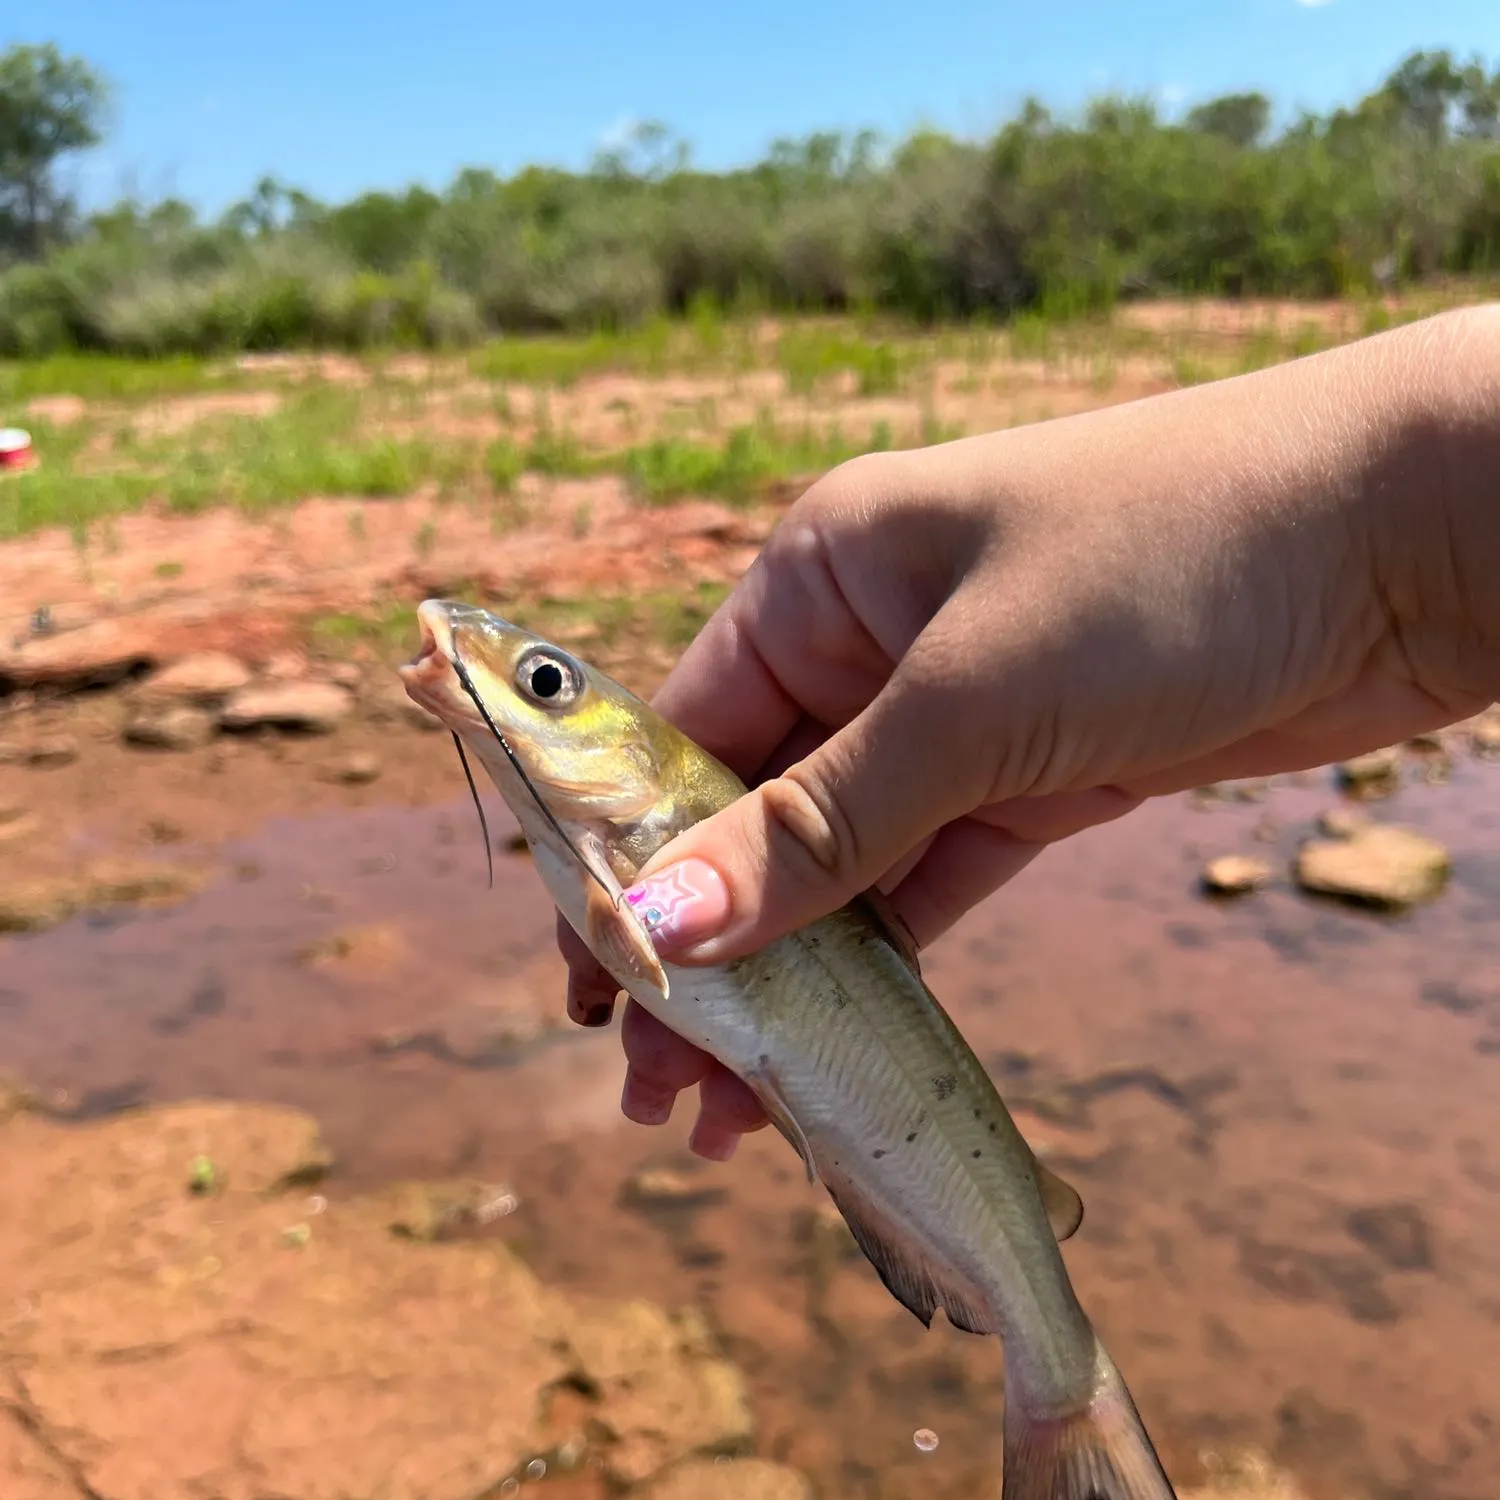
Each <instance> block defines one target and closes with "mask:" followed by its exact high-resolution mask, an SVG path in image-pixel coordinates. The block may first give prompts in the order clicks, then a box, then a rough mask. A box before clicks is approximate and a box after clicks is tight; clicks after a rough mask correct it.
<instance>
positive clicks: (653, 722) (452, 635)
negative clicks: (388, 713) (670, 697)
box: [401, 599, 663, 820]
mask: <svg viewBox="0 0 1500 1500" xmlns="http://www.w3.org/2000/svg"><path fill="white" fill-rule="evenodd" d="M417 625H418V629H419V630H420V632H421V648H420V650H419V651H418V654H417V656H416V658H415V659H414V660H413V661H412V662H410V663H408V664H407V665H406V666H404V667H402V668H401V675H402V678H403V680H404V682H405V685H406V690H407V693H408V694H409V696H411V697H412V698H413V699H414V700H415V701H416V702H417V703H419V704H420V705H421V706H422V707H424V708H426V709H427V710H428V711H429V712H430V713H433V714H435V715H436V716H437V717H438V718H439V719H441V720H442V721H443V723H444V724H445V725H446V726H447V727H448V728H449V729H451V730H452V731H453V732H454V733H456V734H458V735H459V736H460V737H461V738H462V739H463V741H464V743H465V744H466V745H467V746H468V748H469V749H471V750H472V751H473V752H474V754H475V755H477V756H478V757H479V758H480V759H481V760H482V761H483V762H484V764H485V765H486V767H488V768H489V769H490V771H491V774H492V775H494V776H495V777H496V780H497V782H498V783H499V784H500V785H501V786H502V787H504V786H505V785H507V778H508V777H510V776H512V775H513V774H514V773H513V769H512V767H511V766H510V764H509V758H508V757H507V756H506V755H505V752H504V750H503V749H502V747H501V745H500V744H499V742H498V741H497V739H496V735H497V733H498V734H499V735H503V736H504V739H505V743H506V744H507V745H509V747H510V749H511V751H512V752H513V753H514V755H515V757H516V759H517V760H518V761H519V762H520V763H521V765H522V767H523V768H524V770H525V772H526V775H527V776H528V777H529V778H530V780H531V781H532V783H533V784H534V785H535V787H536V789H537V791H538V792H539V793H542V794H543V795H545V797H546V800H547V803H548V805H549V807H550V808H551V810H552V812H553V814H554V816H557V817H562V818H572V819H579V820H587V819H596V818H609V819H616V818H629V817H633V816H636V815H638V814H639V813H640V812H642V811H644V810H645V809H646V808H648V807H650V806H652V805H653V804H654V803H655V801H656V800H657V797H658V795H659V790H660V781H661V772H662V766H661V764H660V749H661V746H660V743H659V742H660V739H661V735H660V729H659V726H661V725H662V722H663V721H662V720H661V719H660V718H659V717H658V715H656V714H655V713H654V712H653V710H652V709H651V708H650V706H649V705H648V704H646V703H643V702H642V701H641V700H640V699H639V698H637V697H636V696H635V695H634V694H633V693H631V692H629V691H628V690H627V689H626V688H623V687H621V686H620V684H619V683H617V682H615V681H614V680H613V679H612V678H610V677H607V676H605V675H604V674H603V673H602V672H600V671H598V669H597V668H594V667H591V666H590V665H589V664H588V663H587V662H584V661H580V660H579V659H578V658H577V657H575V656H574V655H573V654H572V653H571V652H569V651H565V650H564V649H563V648H562V647H561V646H557V645H554V644H553V643H552V642H550V641H547V640H545V639H543V638H542V637H541V636H539V635H535V634H533V633H532V632H531V631H529V630H524V629H522V628H521V627H520V626H519V625H514V624H512V623H511V622H510V621H509V620H503V619H501V618H500V616H498V615H495V614H492V613H490V611H489V610H486V609H481V608H479V607H478V606H477V605H472V604H460V603H456V602H454V601H451V600H446V599H428V600H426V601H424V602H423V603H422V604H421V605H420V606H419V607H418V609H417Z"/></svg>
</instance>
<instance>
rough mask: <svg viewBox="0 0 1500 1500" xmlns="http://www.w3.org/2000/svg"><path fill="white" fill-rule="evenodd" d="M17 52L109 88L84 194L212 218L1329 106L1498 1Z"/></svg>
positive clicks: (666, 21) (740, 12)
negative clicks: (917, 143) (1103, 118)
mask: <svg viewBox="0 0 1500 1500" xmlns="http://www.w3.org/2000/svg"><path fill="white" fill-rule="evenodd" d="M4 11H5V12H6V14H4V15H0V46H3V45H5V44H8V43H10V42H14V41H44V40H51V41H55V42H57V43H58V44H59V45H60V46H61V47H63V48H64V49H65V50H67V51H70V52H77V53H81V54H82V55H84V56H85V57H87V58H88V59H89V60H90V61H91V62H93V63H94V64H95V65H96V66H98V67H99V68H101V69H102V70H103V71H104V72H105V73H106V75H107V76H108V77H109V78H110V79H111V80H112V82H113V84H114V86H115V90H116V105H115V118H114V121H113V126H112V129H111V133H110V140H109V144H108V145H107V147H106V148H104V149H103V150H101V151H99V152H96V153H94V154H93V156H92V158H91V159H90V161H89V162H88V164H87V165H86V166H84V167H82V168H81V169H80V171H79V173H78V175H77V181H78V185H79V187H80V189H81V190H82V192H83V195H84V197H85V199H86V201H90V202H99V201H101V200H105V199H112V198H114V197H117V196H119V195H120V194H121V193H122V192H137V193H140V194H141V195H143V196H145V197H151V198H154V197H158V196H161V195H163V194H165V193H169V192H170V193H176V194H178V195H180V196H183V197H186V198H188V199H190V200H191V201H193V202H195V203H197V204H198V205H199V206H200V207H202V208H205V209H207V210H210V211H216V210H218V209H220V208H222V207H224V206H225V205H226V204H227V203H229V202H231V201H233V200H234V199H235V198H237V197H239V196H241V195H242V194H243V193H244V192H245V191H247V190H248V188H249V187H250V186H251V184H252V183H253V182H254V181H255V180H256V178H257V177H259V176H260V175H261V174H262V173H264V172H271V173H274V174H276V175H277V176H279V177H281V178H283V179H284V180H286V181H289V182H292V183H294V184H296V185H298V186H301V187H303V188H305V189H307V190H308V191H310V192H312V193H314V194H317V195H319V196H322V197H330V198H340V197H346V196H349V195H351V194H352V193H355V192H358V191H360V190H362V189H365V188H369V187H399V186H402V185H405V184H406V183H409V182H425V183H427V184H428V185H430V186H433V187H441V186H442V185H443V184H445V183H446V182H447V181H449V180H450V179H451V177H452V176H453V174H454V172H455V171H456V170H458V169H459V168H460V167H462V166H465V165H483V166H489V167H493V168H495V169H497V170H500V171H510V170H513V169H515V168H516V167H517V166H520V165H524V164H526V163H528V162H534V161H544V162H552V163H558V164H562V165H582V164H583V163H585V162H586V161H587V160H588V159H589V157H590V156H591V155H592V154H593V152H594V151H595V150H596V149H597V148H598V146H599V144H600V142H601V141H602V140H605V139H607V138H608V137H609V136H610V134H611V132H614V131H618V130H619V128H620V127H621V124H622V122H626V121H629V120H631V119H642V118H655V119H661V120H663V121H665V122H667V123H668V124H670V125H671V126H672V127H673V128H674V129H676V130H677V131H679V132H680V133H681V134H682V135H684V136H686V137H687V138H688V139H689V140H690V141H691V142H692V143H693V145H694V153H695V159H696V160H698V161H700V162H702V163H704V164H706V165H710V166H721V165H725V164H728V163H733V162H738V161H744V160H747V159H749V158H752V157H754V156H756V155H758V154H759V153H760V152H761V150H762V149H763V148H764V146H765V145H766V143H767V142H768V141H769V140H770V139H771V138H772V137H774V136H776V135H782V134H786V135H800V134H805V133H807V132H809V131H812V130H820V129H830V128H832V129H857V128H860V127H863V126H870V127H872V128H874V129H877V130H880V131H883V132H886V133H888V134H892V135H896V134H900V133H903V132H905V131H907V130H909V129H911V128H912V127H914V126H917V125H919V124H931V125H936V126H939V127H941V128H945V129H949V130H953V131H956V132H958V133H961V134H978V133H982V132H985V131H987V130H989V129H991V128H992V127H993V126H994V125H995V124H996V123H997V122H998V121H1000V120H1001V119H1003V118H1004V117H1005V116H1006V115H1007V114H1008V113H1009V112H1011V111H1012V110H1013V109H1014V107H1015V105H1016V104H1017V102H1018V101H1019V100H1020V99H1021V98H1023V97H1024V96H1025V95H1026V94H1027V93H1028V92H1030V93H1036V94H1038V95H1040V96H1041V97H1042V98H1043V99H1044V100H1045V101H1046V102H1047V103H1049V104H1051V105H1054V106H1056V107H1060V108H1067V107H1070V106H1072V105H1075V104H1077V103H1078V102H1079V101H1081V100H1082V99H1084V98H1086V97H1088V96H1089V95H1090V94H1094V93H1098V92H1101V91H1103V90H1106V89H1121V90H1127V91H1138V92H1147V91H1149V92H1153V93H1155V94H1156V95H1157V96H1158V97H1159V98H1161V99H1162V100H1163V101H1164V103H1165V104H1166V105H1167V106H1168V107H1169V108H1170V107H1173V106H1175V105H1176V104H1177V103H1178V101H1180V100H1183V99H1196V98H1203V97H1207V96H1209V95H1212V94H1215V93H1222V92H1225V91H1227V90H1230V89H1239V88H1252V87H1253V88H1262V89H1264V90H1266V91H1267V92H1268V93H1270V94H1272V95H1273V97H1274V98H1275V99H1276V100H1277V101H1278V103H1279V104H1282V105H1286V106H1299V105H1305V106H1308V107H1313V108H1323V107H1326V106H1328V105H1329V104H1331V103H1336V102H1343V101H1345V100H1349V99H1352V98H1354V97H1356V96H1357V95H1358V94H1360V93H1362V92H1364V91H1366V90H1368V89H1369V88H1370V87H1371V86H1372V85H1374V84H1375V83H1376V82H1378V81H1379V79H1380V78H1381V77H1382V76H1383V75H1384V73H1385V72H1386V71H1387V70H1388V69H1389V68H1390V67H1391V66H1392V65H1393V64H1394V63H1395V62H1396V61H1397V60H1398V59H1399V58H1400V57H1401V56H1402V55H1403V54H1404V53H1405V52H1407V51H1408V50H1410V49H1412V48H1414V47H1419V46H1420V47H1441V46H1447V47H1451V48H1453V49H1454V50H1455V51H1457V52H1459V53H1461V54H1463V55H1468V54H1470V53H1472V52H1479V53H1481V54H1482V55H1484V56H1485V57H1487V58H1488V59H1489V60H1490V61H1491V63H1492V64H1493V63H1495V62H1497V61H1500V0H1324V3H1310V0H1038V3H1034V4H1029V5H1022V4H1016V3H1012V0H988V3H985V0H901V3H898V0H751V3H745V4H741V5H738V6H733V7H730V6H725V5H723V4H722V0H721V3H719V4H714V3H713V0H697V3H688V0H637V3H635V4H629V3H625V0H550V3H547V0H542V3H535V0H531V3H524V4H523V3H517V0H425V3H418V4H415V5H414V4H412V3H410V0H400V3H398V0H362V3H355V0H298V3H291V0H257V3H256V4H254V5H234V4H205V3H203V0H45V3H44V4H30V5H27V4H23V3H21V0H15V3H12V4H8V5H6V6H4Z"/></svg>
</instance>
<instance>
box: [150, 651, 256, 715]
mask: <svg viewBox="0 0 1500 1500" xmlns="http://www.w3.org/2000/svg"><path fill="white" fill-rule="evenodd" d="M250 681H251V673H250V668H249V667H247V666H246V665H245V664H244V662H242V661H241V660H240V659H239V658H238V657H235V656H230V655H229V653H228V652H227V651H199V652H195V653H194V654H193V655H192V656H183V657H179V658H178V659H177V660H176V661H174V662H172V663H170V664H169V665H168V666H165V667H163V668H161V670H160V671H158V672H153V673H152V674H151V675H150V676H149V677H147V678H146V679H145V680H144V681H143V682H142V683H141V684H140V686H139V687H138V688H137V689H136V693H135V696H136V697H137V699H138V700H139V701H140V702H142V703H193V704H198V705H199V706H201V707H204V708H217V707H218V706H219V705H220V704H221V703H222V702H223V701H224V700H225V699H226V698H227V697H229V696H230V694H232V693H237V692H239V691H240V690H241V689H242V688H246V687H249V685H250Z"/></svg>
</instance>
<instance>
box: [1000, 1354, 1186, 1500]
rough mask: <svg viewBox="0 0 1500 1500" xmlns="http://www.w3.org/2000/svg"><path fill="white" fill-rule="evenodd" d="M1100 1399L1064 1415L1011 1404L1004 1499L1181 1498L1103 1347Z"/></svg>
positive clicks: (1008, 1401) (1007, 1420)
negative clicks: (1036, 1413)
mask: <svg viewBox="0 0 1500 1500" xmlns="http://www.w3.org/2000/svg"><path fill="white" fill-rule="evenodd" d="M1098 1360H1099V1377H1098V1380H1097V1381H1096V1383H1095V1386H1094V1398H1093V1400H1092V1401H1091V1402H1090V1403H1089V1404H1088V1405H1087V1406H1086V1407H1084V1408H1083V1409H1082V1410H1081V1411H1077V1412H1073V1413H1070V1414H1069V1415H1066V1416H1061V1417H1058V1416H1047V1417H1032V1416H1029V1415H1028V1414H1027V1412H1026V1410H1025V1407H1024V1405H1023V1404H1022V1402H1021V1401H1019V1400H1012V1399H1011V1395H1010V1393H1007V1395H1006V1402H1005V1478H1004V1484H1003V1488H1002V1491H1001V1500H1177V1492H1176V1491H1175V1490H1174V1489H1173V1488H1172V1482H1171V1480H1169V1479H1168V1478H1167V1473H1166V1470H1165V1469H1164V1468H1162V1464H1161V1459H1159V1458H1158V1457H1157V1456H1156V1449H1155V1448H1154V1447H1153V1446H1152V1443H1151V1439H1150V1438H1149V1437H1148V1436H1147V1434H1146V1428H1145V1424H1144V1423H1143V1422H1142V1421H1141V1414H1140V1413H1139V1412H1138V1411H1137V1410H1136V1406H1135V1402H1134V1401H1133V1400H1132V1399H1131V1396H1130V1392H1129V1391H1128V1390H1126V1388H1125V1382H1124V1381H1123V1380H1122V1379H1121V1378H1120V1372H1119V1371H1118V1370H1117V1369H1116V1368H1115V1366H1114V1362H1113V1360H1111V1359H1110V1357H1109V1355H1108V1354H1106V1353H1105V1351H1104V1348H1103V1346H1102V1345H1101V1346H1100V1347H1099V1351H1098Z"/></svg>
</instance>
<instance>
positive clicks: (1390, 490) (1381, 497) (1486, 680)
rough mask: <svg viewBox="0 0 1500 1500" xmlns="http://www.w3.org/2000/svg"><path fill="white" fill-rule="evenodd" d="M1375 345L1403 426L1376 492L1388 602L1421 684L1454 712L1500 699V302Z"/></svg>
mask: <svg viewBox="0 0 1500 1500" xmlns="http://www.w3.org/2000/svg"><path fill="white" fill-rule="evenodd" d="M1386 337H1387V338H1388V339H1389V341H1390V344H1389V349H1388V350H1375V349H1374V345H1375V344H1377V343H1381V342H1384V340H1371V341H1370V343H1371V347H1372V353H1373V354H1375V355H1376V356H1377V357H1378V356H1384V357H1379V358H1378V363H1379V366H1380V375H1379V378H1381V379H1384V380H1388V381H1390V382H1392V383H1393V384H1395V385H1396V386H1397V387H1398V390H1399V395H1398V401H1399V413H1400V414H1399V419H1398V422H1397V430H1396V433H1395V434H1394V435H1393V441H1392V442H1391V443H1390V445H1389V449H1388V457H1387V459H1386V461H1385V462H1384V463H1382V464H1379V465H1377V469H1376V473H1375V475H1374V479H1373V483H1372V485H1371V488H1370V500H1371V506H1372V511H1373V512H1374V514H1375V516H1376V518H1377V520H1376V530H1377V532H1378V535H1377V537H1376V538H1375V541H1374V555H1375V556H1376V558H1377V559H1378V572H1379V576H1380V581H1381V593H1382V598H1383V602H1384V604H1385V607H1386V610H1387V612H1388V616H1389V620H1390V624H1391V628H1392V631H1393V633H1394V636H1395V639H1396V644H1397V645H1398V646H1399V647H1400V649H1401V651H1402V652H1403V654H1404V655H1405V657H1406V659H1407V661H1408V663H1409V666H1410V669H1411V672H1412V675H1413V676H1414V677H1415V679H1416V680H1417V682H1418V683H1419V684H1420V685H1421V686H1422V687H1423V688H1424V689H1426V690H1427V691H1428V692H1429V693H1431V694H1432V695H1433V696H1435V697H1436V698H1438V699H1439V700H1440V701H1442V702H1443V703H1444V704H1445V705H1446V704H1451V705H1452V706H1453V708H1454V710H1455V712H1456V714H1462V713H1466V712H1469V711H1470V710H1471V708H1472V706H1474V705H1475V704H1478V705H1479V706H1482V705H1483V704H1485V703H1489V702H1492V701H1494V700H1495V699H1497V698H1500V595H1497V593H1496V591H1495V589H1494V586H1493V581H1494V579H1495V578H1497V577H1500V304H1489V305H1485V306H1481V307H1470V308H1463V309H1460V310H1458V311H1455V312H1451V313H1444V314H1442V315H1440V316H1438V317H1434V318H1429V319H1427V320H1425V321H1424V322H1422V323H1419V324H1414V325H1411V326H1409V327H1407V328H1404V329H1401V330H1399V331H1398V332H1396V333H1394V334H1391V335H1388V336H1386Z"/></svg>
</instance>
